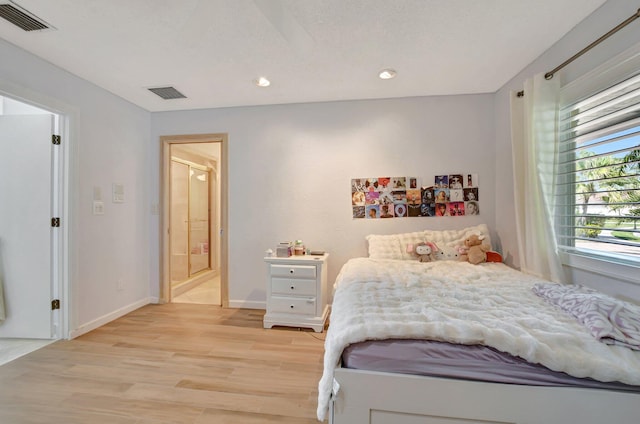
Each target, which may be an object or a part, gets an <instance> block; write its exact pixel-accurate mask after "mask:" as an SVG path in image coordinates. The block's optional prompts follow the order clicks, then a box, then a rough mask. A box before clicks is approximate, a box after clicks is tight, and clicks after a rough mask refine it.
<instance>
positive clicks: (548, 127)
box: [511, 74, 565, 282]
mask: <svg viewBox="0 0 640 424" xmlns="http://www.w3.org/2000/svg"><path fill="white" fill-rule="evenodd" d="M559 89H560V87H559V82H558V81H557V78H556V79H555V81H554V79H551V80H549V81H547V80H545V78H544V75H543V74H540V75H536V76H535V77H534V78H533V79H529V80H527V81H525V86H524V96H521V97H517V96H516V95H515V93H514V94H513V96H512V100H511V142H512V145H513V146H512V147H513V150H512V152H513V176H514V197H515V203H516V204H515V211H516V224H517V231H518V251H519V257H520V268H521V270H522V271H524V272H526V273H529V274H533V275H537V276H539V277H543V278H546V279H549V280H552V281H556V282H562V281H564V280H565V279H564V277H563V274H564V273H563V269H562V264H561V262H560V258H559V256H558V249H557V244H556V238H555V234H554V226H553V218H552V217H553V213H552V212H553V196H554V193H555V188H554V182H555V181H554V178H555V161H556V152H557V146H556V134H557V132H556V127H557V122H558V119H557V115H558V92H559Z"/></svg>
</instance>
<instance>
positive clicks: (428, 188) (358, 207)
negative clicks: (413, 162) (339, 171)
mask: <svg viewBox="0 0 640 424" xmlns="http://www.w3.org/2000/svg"><path fill="white" fill-rule="evenodd" d="M479 202H480V197H479V189H478V174H447V175H436V176H435V177H434V180H433V184H432V185H422V184H421V183H420V181H419V179H418V178H415V177H377V178H354V179H352V180H351V206H352V210H353V218H354V219H378V218H405V217H418V216H464V215H478V214H480V205H479Z"/></svg>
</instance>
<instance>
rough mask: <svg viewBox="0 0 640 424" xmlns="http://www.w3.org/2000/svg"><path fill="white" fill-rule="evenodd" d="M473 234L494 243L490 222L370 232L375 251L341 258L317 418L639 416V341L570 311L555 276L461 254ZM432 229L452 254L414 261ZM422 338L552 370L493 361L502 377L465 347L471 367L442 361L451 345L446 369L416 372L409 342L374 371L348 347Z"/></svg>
mask: <svg viewBox="0 0 640 424" xmlns="http://www.w3.org/2000/svg"><path fill="white" fill-rule="evenodd" d="M472 233H481V234H484V235H486V239H485V240H486V241H487V242H488V243H490V239H489V234H488V230H487V228H486V226H484V225H481V226H476V227H470V228H466V229H463V230H460V231H424V232H416V233H407V234H401V235H391V236H370V237H369V238H368V241H369V257H368V258H354V259H351V260H349V261H348V262H347V263H346V264H345V265H344V266H343V268H342V270H341V271H340V273H339V275H338V277H337V279H336V284H335V295H334V301H333V305H332V312H331V323H330V326H329V329H328V331H327V336H326V341H325V358H324V371H323V375H322V378H321V380H320V382H319V385H318V390H319V395H318V419H319V420H320V421H323V420H325V419H328V420H329V422H330V423H332V424H359V423H372V424H385V423H389V424H391V423H393V424H417V423H426V424H463V423H464V424H469V423H529V424H533V423H535V424H538V423H545V424H549V423H552V424H553V423H578V422H579V423H581V424H596V423H599V424H602V423H637V422H639V420H640V418H639V417H640V351H639V350H636V349H635V347H638V348H640V343H639V344H638V346H633V345H632V346H629V345H628V344H627V345H625V343H624V342H625V341H624V340H623V341H622V343H619V344H616V343H618V342H617V341H616V340H607V337H606V336H608V335H609V334H602V337H600V338H596V337H594V335H593V331H592V330H593V327H591V329H590V328H589V327H587V326H585V325H584V323H583V322H580V321H578V320H577V319H576V318H575V317H574V316H573V315H571V314H570V313H568V312H566V311H564V310H562V307H563V305H562V304H561V302H560V301H559V299H560V297H558V296H557V293H556V292H554V291H553V290H556V288H555V286H557V285H552V284H551V283H549V282H546V281H543V280H540V279H537V278H535V277H532V276H529V275H526V274H523V273H520V272H518V271H516V270H513V269H511V268H509V267H507V266H506V265H504V264H502V263H483V264H480V265H471V264H469V263H464V262H460V261H457V260H455V251H456V249H455V247H456V246H457V245H459V244H461V242H462V240H464V238H466V237H468V236H469V235H470V234H472ZM425 239H426V240H427V241H432V242H435V243H436V244H437V245H438V247H439V248H440V250H441V251H442V252H441V256H440V258H442V259H454V260H436V261H433V262H428V263H421V262H418V261H416V260H415V257H414V255H413V254H412V253H411V252H410V249H408V248H407V246H409V245H414V244H415V243H418V242H420V241H425ZM535 289H537V290H535ZM542 289H548V290H547V291H546V293H544V292H545V290H542ZM551 289H553V290H551ZM534 290H535V291H534ZM584 290H587V291H588V290H589V289H586V288H584ZM541 293H543V294H546V296H544V295H541ZM554 296H555V297H554ZM554 302H555V303H556V304H555V305H554V304H553V303H554ZM570 303H571V302H570ZM572 304H573V305H575V302H573V303H572ZM627 306H630V307H631V306H632V305H627ZM627 318H628V317H627ZM627 321H628V320H627ZM415 341H421V342H422V341H424V342H425V343H431V344H432V345H438V346H444V347H447V348H457V347H462V348H464V347H469V348H471V349H476V350H479V351H482V352H483V354H484V355H488V356H492V357H501V355H502V360H504V361H506V362H513V365H517V366H520V367H524V368H527V367H529V368H532V369H541V370H542V373H543V376H542V377H540V378H541V380H540V379H539V380H535V379H531V375H530V374H528V372H529V371H531V370H528V369H527V370H526V372H525V371H524V370H522V369H519V370H518V371H512V370H511V369H510V368H507V367H508V366H511V365H506V364H501V365H498V366H497V367H496V366H495V364H494V365H492V366H493V368H494V370H495V369H497V370H498V372H497V374H502V376H498V377H496V376H495V374H496V373H495V372H494V373H493V374H492V373H491V372H487V371H486V370H485V369H483V368H481V367H480V368H475V369H474V368H473V367H471V369H468V368H465V366H466V365H468V364H476V362H478V361H476V360H475V357H473V358H472V359H469V357H464V356H463V357H457V359H456V360H457V361H458V362H457V363H458V364H461V366H457V365H455V362H454V365H452V364H451V363H450V362H448V360H449V359H447V360H446V361H445V360H443V359H442V358H450V357H452V356H454V354H451V353H450V352H448V351H447V352H445V353H437V354H436V355H435V362H436V363H437V364H436V365H438V367H435V366H434V364H433V361H432V362H431V363H428V364H427V367H426V368H430V369H434V368H437V371H435V372H430V371H426V372H418V374H416V373H415V371H413V370H410V369H405V363H408V362H409V360H408V359H409V357H415V356H416V355H415V354H413V353H408V354H407V353H402V352H403V351H402V350H397V351H392V353H391V356H392V358H391V359H393V358H394V357H395V358H396V359H398V358H399V359H400V362H397V361H396V362H393V361H386V359H385V358H384V357H383V356H380V357H377V359H376V358H374V360H373V361H369V362H374V363H378V366H372V367H369V366H368V365H364V368H366V369H359V368H360V366H358V365H356V368H347V366H351V365H350V364H349V363H350V362H351V361H352V359H351V358H350V357H347V356H344V355H343V354H345V353H349V351H350V350H353V349H354V346H358V348H360V346H362V345H363V344H364V346H365V349H366V348H368V349H374V351H375V352H376V353H375V355H378V354H379V355H384V353H380V352H382V351H383V350H384V349H387V348H388V346H387V347H385V348H384V349H382V348H380V344H384V343H387V344H391V345H403V343H406V344H411V343H414V342H415ZM605 342H607V343H614V344H606V343H605ZM626 342H629V340H626ZM376 343H377V344H376ZM631 343H632V344H633V343H635V341H633V340H631ZM416 346H418V347H416ZM416 346H414V348H417V349H423V345H421V344H416ZM405 348H406V346H403V347H402V349H405ZM381 349H382V350H381ZM438 349H440V347H438ZM393 352H395V353H393ZM409 352H411V351H409ZM465 354H468V355H471V353H468V352H467V353H465ZM375 355H374V356H375ZM402 355H408V356H407V358H405V357H403V356H402ZM456 355H457V354H456ZM473 355H475V353H473ZM430 360H433V358H432V359H430ZM355 362H357V361H355ZM355 362H354V363H355ZM365 363H366V361H365ZM380 363H382V364H383V366H379V364H380ZM384 364H386V365H384ZM389 364H391V365H389ZM398 364H400V365H398ZM447 369H448V370H453V371H455V372H448V371H447ZM499 370H502V372H499ZM505 370H508V371H506V372H505ZM544 373H546V374H544ZM536 378H537V377H536ZM581 383H586V384H581Z"/></svg>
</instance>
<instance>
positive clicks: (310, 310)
mask: <svg viewBox="0 0 640 424" xmlns="http://www.w3.org/2000/svg"><path fill="white" fill-rule="evenodd" d="M270 307H271V308H270V312H275V313H286V314H302V315H315V313H316V299H315V297H280V296H271V305H270Z"/></svg>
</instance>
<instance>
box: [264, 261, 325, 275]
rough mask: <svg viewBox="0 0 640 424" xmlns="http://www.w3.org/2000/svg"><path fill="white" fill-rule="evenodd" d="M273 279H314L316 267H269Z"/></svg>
mask: <svg viewBox="0 0 640 424" xmlns="http://www.w3.org/2000/svg"><path fill="white" fill-rule="evenodd" d="M271 276H273V277H296V278H316V267H315V266H313V265H273V264H272V265H271Z"/></svg>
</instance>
